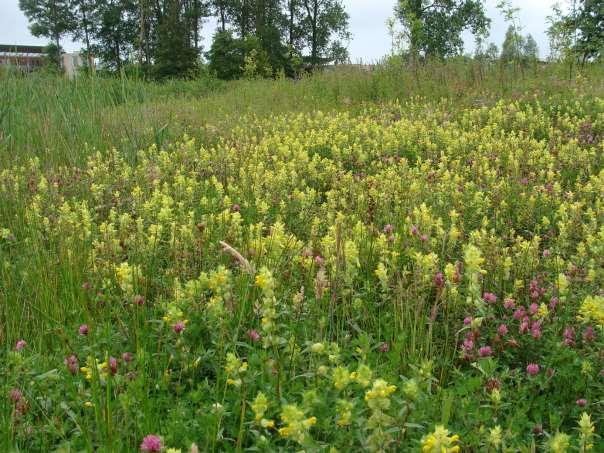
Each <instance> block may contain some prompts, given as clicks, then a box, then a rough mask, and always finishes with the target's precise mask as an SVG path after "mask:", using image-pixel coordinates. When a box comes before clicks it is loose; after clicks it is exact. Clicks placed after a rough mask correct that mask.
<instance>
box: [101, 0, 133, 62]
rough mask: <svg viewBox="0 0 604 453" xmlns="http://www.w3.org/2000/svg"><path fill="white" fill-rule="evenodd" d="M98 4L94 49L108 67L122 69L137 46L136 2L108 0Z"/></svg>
mask: <svg viewBox="0 0 604 453" xmlns="http://www.w3.org/2000/svg"><path fill="white" fill-rule="evenodd" d="M96 5H97V6H96V9H95V10H94V12H93V17H94V23H95V26H94V28H93V33H92V35H93V37H94V44H93V45H92V46H91V49H92V52H93V54H94V55H95V56H97V57H98V58H100V59H101V61H102V62H103V64H104V66H105V67H106V68H108V69H111V70H114V71H117V72H119V71H120V70H121V69H122V67H123V66H124V64H125V62H126V60H127V59H129V58H130V57H131V56H132V55H133V52H134V49H135V46H134V43H135V40H136V37H137V36H138V20H137V16H136V12H137V10H138V7H137V2H136V1H135V0H107V1H105V2H97V4H96Z"/></svg>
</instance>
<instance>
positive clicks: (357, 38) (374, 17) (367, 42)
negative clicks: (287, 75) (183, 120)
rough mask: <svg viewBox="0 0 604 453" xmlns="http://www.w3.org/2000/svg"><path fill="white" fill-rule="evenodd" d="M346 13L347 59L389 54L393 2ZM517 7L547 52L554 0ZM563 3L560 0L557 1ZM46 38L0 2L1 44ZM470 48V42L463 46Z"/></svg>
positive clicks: (518, 0) (377, 1)
mask: <svg viewBox="0 0 604 453" xmlns="http://www.w3.org/2000/svg"><path fill="white" fill-rule="evenodd" d="M343 3H344V5H345V7H346V8H347V10H348V13H349V14H350V30H351V32H352V40H351V42H350V43H349V46H348V49H349V51H350V56H351V59H352V60H353V61H354V62H358V61H361V60H362V61H364V62H372V61H375V60H377V59H379V58H380V57H382V56H384V55H385V54H387V53H388V52H389V51H390V48H391V38H390V36H389V35H388V30H387V27H386V20H387V19H388V18H389V17H391V16H392V11H393V8H394V5H395V3H396V0H343ZM496 3H497V0H487V1H486V4H487V15H488V16H489V17H490V18H491V19H492V24H491V37H490V41H492V42H494V43H496V44H497V45H498V46H500V45H501V42H502V41H503V36H504V34H505V30H506V28H507V24H506V23H505V21H504V20H503V18H502V17H501V15H500V14H499V12H498V11H497V9H496V8H495V4H496ZM512 3H513V4H514V6H517V7H519V8H520V22H521V25H522V27H523V32H524V33H525V34H527V33H530V34H532V35H533V37H534V38H535V39H536V40H537V43H538V45H539V50H540V54H541V56H546V55H547V53H548V51H549V50H548V45H547V36H546V34H545V30H546V28H547V24H546V17H547V16H548V15H549V14H550V12H551V6H552V5H553V4H554V3H556V0H525V1H522V0H512ZM561 3H564V0H562V1H561ZM212 31H213V25H212V24H208V25H207V27H206V30H205V32H204V35H205V36H206V39H205V43H204V46H205V47H206V48H207V47H209V37H210V36H211V34H212ZM47 42H48V40H47V39H40V38H34V37H33V36H32V35H31V34H30V33H29V28H28V23H27V19H26V18H25V16H24V15H23V13H22V12H21V11H20V10H19V1H18V0H0V43H1V44H40V45H44V44H46V43H47ZM62 45H63V47H64V48H65V50H67V51H75V50H78V49H79V48H80V47H81V45H80V44H78V43H73V42H71V41H69V40H68V39H65V40H64V41H63V42H62ZM466 46H467V48H468V49H471V48H472V47H473V43H472V42H471V40H468V42H467V43H466Z"/></svg>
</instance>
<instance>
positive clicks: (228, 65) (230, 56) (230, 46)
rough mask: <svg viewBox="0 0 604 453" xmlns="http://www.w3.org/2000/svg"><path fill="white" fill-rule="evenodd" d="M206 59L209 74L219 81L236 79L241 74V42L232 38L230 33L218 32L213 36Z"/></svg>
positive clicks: (242, 59) (242, 56)
mask: <svg viewBox="0 0 604 453" xmlns="http://www.w3.org/2000/svg"><path fill="white" fill-rule="evenodd" d="M206 58H207V59H208V67H209V69H210V73H212V74H214V75H215V76H216V77H218V78H219V79H222V80H233V79H238V78H239V77H241V75H242V74H243V65H244V63H245V54H244V49H243V45H242V40H240V39H237V38H235V37H233V34H232V33H231V32H230V31H218V32H216V33H215V34H214V38H213V40H212V46H211V48H210V50H209V51H208V52H207V53H206Z"/></svg>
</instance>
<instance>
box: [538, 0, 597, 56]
mask: <svg viewBox="0 0 604 453" xmlns="http://www.w3.org/2000/svg"><path fill="white" fill-rule="evenodd" d="M548 21H549V22H550V27H549V28H548V30H547V34H548V36H549V38H550V47H551V49H552V57H553V58H558V59H560V58H568V59H570V62H571V64H572V62H573V61H574V60H575V59H580V60H581V63H583V64H584V63H585V62H587V61H590V60H597V59H599V58H602V56H604V2H603V1H602V0H574V1H573V3H572V7H571V9H570V11H569V12H568V13H567V14H565V13H563V12H562V10H561V9H560V7H559V6H558V5H554V7H553V14H552V15H551V16H549V17H548Z"/></svg>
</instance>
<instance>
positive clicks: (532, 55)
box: [522, 34, 539, 63]
mask: <svg viewBox="0 0 604 453" xmlns="http://www.w3.org/2000/svg"><path fill="white" fill-rule="evenodd" d="M522 58H523V60H524V61H525V62H527V63H535V62H537V60H539V47H538V46H537V41H535V38H533V36H532V35H531V34H528V35H527V37H526V39H525V40H524V47H523V48H522Z"/></svg>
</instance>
